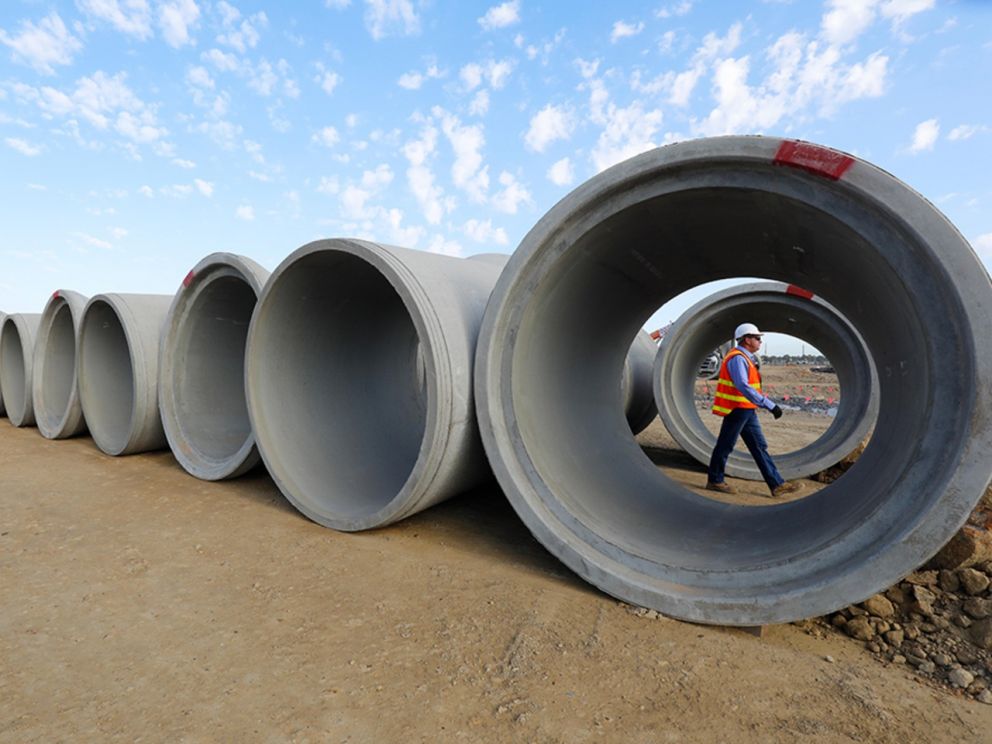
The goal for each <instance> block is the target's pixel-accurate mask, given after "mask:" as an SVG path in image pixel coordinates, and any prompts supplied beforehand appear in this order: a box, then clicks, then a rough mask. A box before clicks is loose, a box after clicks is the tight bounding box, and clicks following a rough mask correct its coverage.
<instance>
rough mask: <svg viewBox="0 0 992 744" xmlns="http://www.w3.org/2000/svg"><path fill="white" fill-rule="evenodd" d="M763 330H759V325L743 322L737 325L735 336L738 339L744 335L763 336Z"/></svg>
mask: <svg viewBox="0 0 992 744" xmlns="http://www.w3.org/2000/svg"><path fill="white" fill-rule="evenodd" d="M763 335H765V334H763V333H762V332H761V331H759V330H758V326H756V325H755V324H754V323H741V324H740V325H739V326H737V330H736V331H734V338H735V339H738V338H741V337H742V336H763Z"/></svg>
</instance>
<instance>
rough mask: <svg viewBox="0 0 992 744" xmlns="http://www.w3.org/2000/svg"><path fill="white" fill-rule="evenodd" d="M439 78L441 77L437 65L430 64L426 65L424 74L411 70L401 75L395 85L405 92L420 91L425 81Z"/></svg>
mask: <svg viewBox="0 0 992 744" xmlns="http://www.w3.org/2000/svg"><path fill="white" fill-rule="evenodd" d="M439 77H442V73H441V71H440V69H438V66H437V65H435V64H431V65H428V67H427V69H426V70H425V71H424V72H419V71H418V70H411V71H410V72H405V73H403V74H402V75H400V77H399V79H398V80H397V81H396V84H397V85H398V86H400V87H401V88H405V89H406V90H420V88H421V86H423V84H424V82H425V81H427V80H431V79H434V78H439Z"/></svg>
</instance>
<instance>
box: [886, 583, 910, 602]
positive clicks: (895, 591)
mask: <svg viewBox="0 0 992 744" xmlns="http://www.w3.org/2000/svg"><path fill="white" fill-rule="evenodd" d="M885 596H886V598H887V599H888V600H889V601H890V602H893V603H894V604H897V605H901V604H906V599H907V598H906V592H904V591H903V590H902V589H900V588H899V587H898V586H893V587H891V588H889V589H887V590H886V591H885Z"/></svg>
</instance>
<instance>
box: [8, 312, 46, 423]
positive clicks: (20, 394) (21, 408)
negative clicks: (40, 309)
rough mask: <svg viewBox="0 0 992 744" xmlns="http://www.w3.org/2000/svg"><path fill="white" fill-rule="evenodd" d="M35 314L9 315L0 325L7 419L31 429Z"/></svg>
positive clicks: (38, 317) (35, 330)
mask: <svg viewBox="0 0 992 744" xmlns="http://www.w3.org/2000/svg"><path fill="white" fill-rule="evenodd" d="M40 320H41V315H39V314H38V313H13V314H11V315H8V316H6V317H5V318H4V319H3V325H2V326H0V388H2V389H3V401H4V406H5V408H6V409H7V418H8V419H9V420H10V423H12V424H13V425H14V426H34V421H35V419H34V401H33V399H32V395H31V376H32V374H33V372H34V342H35V338H36V337H37V335H38V323H39V322H40Z"/></svg>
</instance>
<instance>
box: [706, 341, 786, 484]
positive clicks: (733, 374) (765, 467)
mask: <svg viewBox="0 0 992 744" xmlns="http://www.w3.org/2000/svg"><path fill="white" fill-rule="evenodd" d="M762 335H764V334H762V333H761V331H759V330H758V327H757V326H756V325H754V323H741V324H740V325H739V326H737V330H735V331H734V338H735V339H736V340H737V346H735V347H734V348H733V349H731V350H730V351H729V352H728V353H727V356H725V357H724V359H723V364H722V365H720V376H719V377H718V379H717V385H716V397H715V398H714V399H713V413H714V414H716V415H717V416H722V417H723V423H722V424H721V426H720V435H719V436H718V437H717V440H716V446H715V447H714V448H713V455H712V457H710V467H709V471H708V475H707V482H706V488H707V490H709V491H720V492H721V493H734V492H735V490H736V489H734V488H733V486H731V485H730V484H728V483H725V482H724V470H725V468H726V467H727V458H729V457H730V453H731V452H733V451H734V445H735V444H736V443H737V437H738V436H740V437H741V438H742V439H743V440H744V444H746V445H747V449H748V451H749V452H750V453H751V457H753V458H754V461H755V462H756V463H757V465H758V470H760V471H761V476H762V477H763V478H764V479H765V483H767V484H768V488H769V489H770V490H771V492H772V496H773V497H779V496H784V495H786V494H789V493H795V492H796V491H798V490H799V489H800V488H802V484H801V483H797V482H791V483H786V482H785V481H784V480H783V479H782V476H781V475H779V472H778V469H777V468H776V467H775V463H774V462H772V458H771V455H769V454H768V443H767V442H766V441H765V435H764V434H763V433H762V432H761V424H760V423H758V414H757V409H758V408H759V407H760V408H767V409H768V410H769V411H771V412H772V415H773V416H774V417H775V418H776V419H779V418H781V417H782V409H781V408H780V407H779V406H778V404H776V403H775V401H773V400H772V399H771V398H769V397H768V396H767V395H764V394H763V393H762V392H761V373H760V372H759V371H758V363H757V359H756V357H755V354H756V353H757V352H758V349H760V348H761V337H762Z"/></svg>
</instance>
